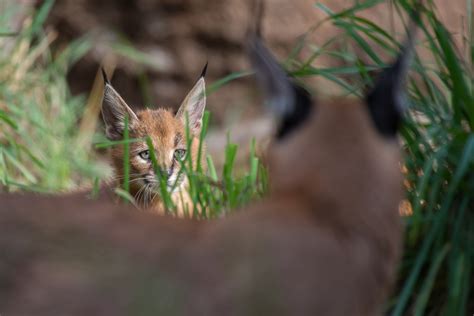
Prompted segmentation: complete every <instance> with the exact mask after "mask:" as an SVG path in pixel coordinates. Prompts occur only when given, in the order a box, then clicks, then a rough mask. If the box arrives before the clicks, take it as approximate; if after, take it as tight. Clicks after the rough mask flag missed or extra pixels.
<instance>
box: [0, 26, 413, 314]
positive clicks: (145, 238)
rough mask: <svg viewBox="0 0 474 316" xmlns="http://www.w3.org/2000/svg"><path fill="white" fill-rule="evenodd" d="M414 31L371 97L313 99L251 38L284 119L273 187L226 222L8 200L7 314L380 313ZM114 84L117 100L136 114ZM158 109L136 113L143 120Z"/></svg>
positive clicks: (392, 256)
mask: <svg viewBox="0 0 474 316" xmlns="http://www.w3.org/2000/svg"><path fill="white" fill-rule="evenodd" d="M410 34H411V33H410ZM409 39H410V40H408V41H407V42H408V43H407V45H406V46H405V47H404V49H403V50H402V52H401V54H400V56H399V57H398V59H397V61H396V62H395V63H394V64H393V65H392V66H390V67H388V68H386V69H385V70H384V71H383V72H382V74H381V75H380V77H379V79H378V81H377V82H376V83H375V86H374V88H373V89H372V90H371V92H370V93H369V94H368V95H367V96H366V98H364V99H361V100H356V99H345V98H341V99H334V100H330V101H326V102H319V103H315V102H312V101H311V98H310V96H309V95H308V94H307V93H305V92H304V91H303V90H302V89H301V88H299V87H297V86H296V85H295V84H294V83H293V82H292V81H291V80H289V79H288V78H287V75H286V73H285V72H284V71H283V70H282V69H281V68H280V67H279V65H278V64H277V62H276V61H275V60H274V58H273V57H272V55H271V54H270V52H269V51H268V50H267V49H266V48H265V46H264V45H263V44H262V43H261V41H260V40H259V38H258V36H253V37H252V39H251V40H250V44H249V54H250V57H251V60H252V64H253V65H254V68H255V71H256V74H257V78H258V81H259V83H260V84H261V85H262V88H263V92H264V93H265V94H266V99H267V101H268V102H267V103H268V105H269V107H270V108H271V110H272V111H273V112H274V113H275V114H276V117H277V118H278V120H279V122H280V125H279V130H278V139H277V140H276V141H275V143H274V144H273V148H272V151H271V153H270V159H269V163H270V167H271V172H270V175H271V179H270V181H271V192H270V193H269V195H268V196H267V197H266V198H265V199H263V200H261V201H259V202H256V203H254V204H253V205H250V206H248V207H246V208H245V209H244V210H241V211H240V212H235V213H234V214H232V215H229V216H228V217H227V218H224V219H220V220H213V221H195V220H192V219H176V218H171V217H160V218H158V217H156V216H151V215H150V214H146V213H141V212H129V211H128V208H130V206H127V205H118V206H117V205H113V204H111V203H109V202H107V201H104V200H97V201H91V200H84V199H81V198H80V197H78V196H69V197H56V198H52V197H34V196H28V195H27V196H23V197H22V196H18V195H10V196H9V195H0V203H1V205H2V207H1V208H0V209H1V210H0V230H1V231H2V233H1V234H0V249H2V254H3V255H2V256H0V282H1V284H2V286H1V287H0V312H1V313H2V314H5V315H35V316H46V315H48V316H49V315H138V314H147V315H206V316H209V315H211V316H212V315H216V316H217V315H227V316H229V315H230V316H233V315H325V316H342V315H351V316H367V315H369V316H375V315H382V314H383V312H382V308H383V303H384V301H385V300H386V299H387V296H388V293H389V290H390V288H391V285H392V281H393V278H394V273H395V270H396V266H397V263H398V259H399V256H400V247H401V241H402V228H401V225H400V218H399V216H398V204H399V202H400V201H401V199H402V195H403V190H402V183H401V182H402V178H401V174H400V170H399V164H400V161H401V155H400V148H399V145H398V143H397V130H398V127H399V125H400V122H401V120H402V114H403V111H404V109H405V105H404V104H403V102H402V101H403V98H401V95H402V94H403V90H404V89H403V86H404V84H403V83H404V81H405V76H406V74H407V71H408V64H409V60H410V58H409V56H410V55H411V51H412V49H413V36H409ZM107 89H109V90H110V91H109V92H107V93H111V95H112V96H113V98H112V97H110V96H109V97H108V99H107V98H106V102H114V103H118V104H121V107H122V108H123V109H126V110H127V111H129V110H128V108H127V107H125V106H124V102H123V101H122V100H121V99H120V98H119V97H118V94H116V93H115V92H114V91H113V90H112V88H111V87H110V85H109V86H108V87H107ZM199 90H201V89H199ZM152 113H153V112H144V113H143V114H141V115H134V113H132V112H129V115H130V116H131V118H132V119H133V120H134V121H135V122H134V123H133V124H138V121H139V120H145V119H152V118H148V116H153V114H152ZM158 113H161V112H158ZM110 114H111V113H106V114H105V117H107V118H108V117H109V115H110ZM166 115H169V116H171V114H166ZM109 123H110V122H109ZM176 124H178V123H176ZM108 126H109V127H110V126H112V125H110V124H109V125H108ZM135 126H137V125H135ZM152 126H154V125H152ZM118 127H120V125H118ZM158 130H159V129H158ZM117 133H120V130H109V131H108V134H109V136H111V137H118V135H117ZM148 133H149V132H148ZM172 139H173V138H171V140H172ZM157 147H159V146H157ZM140 150H146V148H142V149H137V150H135V151H134V152H136V153H137V155H138V154H139V153H140V152H141V151H140ZM169 155H171V154H170V153H169ZM137 159H138V158H137ZM139 159H142V158H139ZM168 159H170V157H168ZM143 160H144V161H146V157H145V158H143Z"/></svg>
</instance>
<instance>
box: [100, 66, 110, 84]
mask: <svg viewBox="0 0 474 316" xmlns="http://www.w3.org/2000/svg"><path fill="white" fill-rule="evenodd" d="M100 70H101V71H102V78H103V79H104V84H110V81H109V78H108V77H107V73H106V72H105V69H104V67H101V68H100Z"/></svg>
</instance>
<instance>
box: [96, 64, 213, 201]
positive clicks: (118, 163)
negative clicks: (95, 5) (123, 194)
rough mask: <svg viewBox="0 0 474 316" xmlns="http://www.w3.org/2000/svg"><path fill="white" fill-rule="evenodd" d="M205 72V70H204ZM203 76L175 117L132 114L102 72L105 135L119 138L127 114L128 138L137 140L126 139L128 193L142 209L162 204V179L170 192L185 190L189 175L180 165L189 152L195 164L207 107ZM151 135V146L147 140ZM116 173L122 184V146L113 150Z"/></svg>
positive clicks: (156, 113) (148, 112) (166, 113)
mask: <svg viewBox="0 0 474 316" xmlns="http://www.w3.org/2000/svg"><path fill="white" fill-rule="evenodd" d="M203 75H204V73H203ZM203 75H202V76H201V78H200V79H199V80H198V82H197V83H196V84H195V86H194V87H193V89H192V90H191V91H190V92H189V94H188V95H187V96H186V98H185V99H184V101H183V103H182V104H181V106H180V108H179V110H178V112H177V114H176V115H174V114H173V113H171V111H169V110H166V109H157V110H150V109H147V110H143V111H139V112H137V113H135V112H134V111H133V110H132V109H131V108H130V107H129V106H128V105H127V104H126V102H125V101H124V100H123V99H122V97H121V96H120V95H119V94H118V92H117V91H116V90H115V89H114V88H113V87H112V85H111V84H110V83H109V82H108V80H107V78H106V76H105V73H104V81H105V82H106V84H105V88H104V100H103V105H102V117H103V119H104V123H105V127H106V136H107V138H108V139H110V140H115V141H117V140H121V139H123V132H124V128H125V117H128V120H129V123H128V130H129V138H131V139H138V140H139V141H137V142H132V143H130V147H129V148H130V154H129V161H130V193H131V194H132V196H134V197H135V199H136V201H137V202H138V203H139V204H140V205H142V206H145V207H152V204H153V203H155V202H160V200H161V199H160V198H159V192H160V179H161V177H165V181H166V187H167V190H168V192H170V193H171V194H172V196H173V194H177V193H180V192H182V193H184V194H187V192H186V191H187V190H186V185H187V178H186V175H185V173H184V171H183V170H182V163H184V161H185V160H186V159H188V157H189V156H190V158H191V161H192V163H193V167H196V164H197V155H198V149H199V135H200V133H201V126H202V117H203V113H204V109H205V105H206V96H205V82H204V77H203ZM187 123H188V126H189V132H190V139H189V141H190V142H191V144H190V146H189V149H190V150H189V151H190V152H187V150H188V146H187V143H186V124H187ZM147 138H150V140H151V142H152V145H153V148H149V147H148V144H147V142H146V139H147ZM152 150H153V153H154V156H155V157H156V162H157V165H158V168H159V172H155V169H154V166H153V162H152V153H151V151H152ZM111 156H112V162H113V164H114V167H115V171H116V177H117V179H118V180H119V183H118V185H121V184H122V182H123V178H124V171H123V167H124V152H123V146H114V147H113V148H112V149H111Z"/></svg>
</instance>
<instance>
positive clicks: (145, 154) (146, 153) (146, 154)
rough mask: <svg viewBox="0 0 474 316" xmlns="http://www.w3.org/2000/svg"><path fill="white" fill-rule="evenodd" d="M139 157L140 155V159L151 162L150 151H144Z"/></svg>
mask: <svg viewBox="0 0 474 316" xmlns="http://www.w3.org/2000/svg"><path fill="white" fill-rule="evenodd" d="M138 155H139V156H140V158H142V159H143V160H150V151H149V150H144V151H142V152H140V153H138Z"/></svg>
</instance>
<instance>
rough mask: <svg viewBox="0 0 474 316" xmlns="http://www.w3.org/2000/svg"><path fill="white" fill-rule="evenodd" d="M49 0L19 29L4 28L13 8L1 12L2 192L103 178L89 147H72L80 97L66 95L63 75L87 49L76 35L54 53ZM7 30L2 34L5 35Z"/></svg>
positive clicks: (54, 188)
mask: <svg viewBox="0 0 474 316" xmlns="http://www.w3.org/2000/svg"><path fill="white" fill-rule="evenodd" d="M52 3H53V2H52V1H45V2H44V5H43V6H42V7H41V8H40V9H39V10H38V11H37V12H35V13H34V14H33V15H32V16H31V17H29V18H27V19H26V20H25V22H24V24H23V27H22V29H21V30H20V31H19V32H18V33H16V30H8V29H5V28H6V25H7V22H8V21H9V20H10V19H11V18H12V16H13V14H14V13H15V6H12V7H10V8H8V10H4V11H2V12H0V15H2V16H1V19H0V21H3V23H5V24H4V25H2V26H1V27H2V29H5V30H4V31H5V32H2V34H4V35H0V47H1V49H0V185H1V186H2V188H3V190H9V191H14V190H18V189H23V190H36V191H46V192H51V191H58V190H66V189H72V188H75V187H77V186H80V185H82V184H83V183H86V182H88V181H90V179H92V177H94V176H104V171H103V170H104V168H103V166H101V165H100V164H98V163H95V162H94V161H95V159H94V155H93V153H91V152H90V151H87V150H83V148H79V147H77V146H75V142H76V126H77V122H78V120H79V118H80V116H81V110H82V106H83V101H84V99H83V98H82V97H73V96H71V94H70V92H69V89H68V86H67V82H66V79H65V74H66V71H67V69H68V67H69V66H71V65H72V64H73V63H75V62H76V61H77V60H79V59H80V58H81V57H82V56H83V55H84V54H85V53H86V52H87V51H88V49H89V47H90V43H89V42H88V41H87V40H86V39H78V40H76V41H74V42H72V43H70V45H69V46H68V47H67V48H65V49H63V50H62V51H61V52H59V53H58V54H57V55H54V56H53V54H52V53H51V51H50V49H49V46H50V44H51V42H52V41H53V40H54V39H55V37H56V34H55V32H54V31H49V32H45V31H44V30H43V23H44V21H45V19H46V17H47V15H48V13H49V10H50V9H51V6H52ZM5 34H6V36H5Z"/></svg>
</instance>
